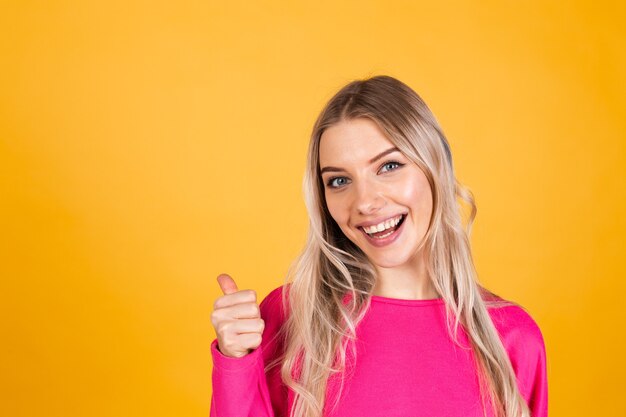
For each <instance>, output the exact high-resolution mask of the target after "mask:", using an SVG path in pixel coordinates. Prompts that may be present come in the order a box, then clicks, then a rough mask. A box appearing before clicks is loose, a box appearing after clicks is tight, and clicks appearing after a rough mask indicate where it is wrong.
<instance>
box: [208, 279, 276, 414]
mask: <svg viewBox="0 0 626 417" xmlns="http://www.w3.org/2000/svg"><path fill="white" fill-rule="evenodd" d="M281 288H283V287H279V288H276V289H275V290H273V291H272V292H270V293H269V294H268V295H267V297H265V299H264V300H263V301H262V302H261V304H260V305H259V309H260V312H261V318H262V319H263V320H264V322H265V328H264V330H263V337H262V341H261V345H260V346H259V347H258V348H256V349H254V350H253V351H252V352H250V353H249V354H247V355H246V356H243V357H241V358H232V357H229V356H226V355H224V354H222V353H221V352H220V351H219V348H218V343H217V339H214V340H213V342H212V343H211V356H212V359H213V375H212V383H213V392H212V395H211V412H210V417H257V416H258V417H283V416H286V415H287V397H286V392H287V390H286V388H285V386H284V385H283V384H282V381H281V378H280V366H277V367H274V368H272V369H271V370H269V371H268V372H267V374H266V372H265V369H264V368H265V364H266V363H269V362H270V361H271V360H273V359H274V358H275V357H276V356H277V355H279V354H281V352H282V338H281V337H277V333H278V331H279V330H280V328H281V326H282V324H283V322H284V320H285V314H284V311H283V307H282V304H281V296H282V294H281Z"/></svg>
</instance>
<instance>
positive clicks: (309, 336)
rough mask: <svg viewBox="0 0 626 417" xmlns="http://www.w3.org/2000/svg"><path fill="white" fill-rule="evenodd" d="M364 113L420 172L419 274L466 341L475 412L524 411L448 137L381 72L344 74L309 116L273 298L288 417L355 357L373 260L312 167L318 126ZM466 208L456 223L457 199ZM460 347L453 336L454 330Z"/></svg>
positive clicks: (309, 404)
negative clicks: (291, 249) (345, 228)
mask: <svg viewBox="0 0 626 417" xmlns="http://www.w3.org/2000/svg"><path fill="white" fill-rule="evenodd" d="M356 118H368V119H370V120H372V121H374V122H375V123H377V125H378V126H379V127H380V128H381V129H382V131H383V132H384V133H385V134H386V136H387V138H388V139H389V141H390V142H391V143H393V144H394V145H395V146H396V147H398V149H400V151H401V152H402V153H403V154H404V155H405V156H406V157H407V158H408V159H409V160H411V161H412V162H414V163H415V164H417V165H418V167H419V168H421V170H422V171H423V172H424V174H425V175H426V177H427V178H428V182H429V183H430V187H431V190H432V198H433V211H432V217H431V219H430V222H429V227H428V231H427V233H426V235H425V236H424V239H423V241H422V242H421V245H420V248H424V249H425V251H426V258H427V271H428V276H429V278H430V279H431V280H432V282H433V284H434V287H435V289H436V291H437V292H438V294H439V295H440V296H441V298H442V299H443V301H444V302H445V311H446V322H447V327H448V332H449V334H450V336H451V338H452V340H453V341H454V343H456V344H457V345H458V346H460V347H461V348H464V349H471V350H472V352H473V358H474V363H475V365H476V371H477V376H478V381H479V387H480V394H481V395H480V396H481V401H482V404H483V412H484V414H485V415H487V404H488V405H489V406H490V407H491V409H492V410H493V412H494V413H495V416H496V417H529V416H530V412H529V409H528V405H527V404H526V402H525V400H524V398H523V397H522V395H521V393H520V391H519V388H518V386H517V383H516V376H515V373H514V371H513V368H512V365H511V362H510V359H509V357H508V354H507V352H506V350H505V348H504V346H503V344H502V342H501V340H500V338H499V336H498V332H497V330H496V328H495V327H494V324H493V322H492V321H491V318H490V315H489V313H488V311H487V307H488V306H489V307H490V308H497V307H501V306H505V305H511V304H513V303H510V302H508V301H505V300H503V299H502V298H500V297H498V296H497V295H495V294H494V293H492V292H490V291H488V290H487V289H486V288H484V287H482V286H481V285H480V284H479V283H478V279H477V274H476V269H475V267H474V262H473V259H472V253H471V248H470V242H469V235H470V232H471V227H472V223H473V221H474V218H475V217H476V205H475V203H474V197H473V195H472V193H471V191H470V190H469V189H468V188H466V187H464V186H463V185H462V184H461V183H459V182H458V181H457V180H456V177H455V175H454V169H453V164H452V154H451V152H450V146H449V144H448V141H447V139H446V137H445V135H444V133H443V131H442V129H441V127H440V126H439V124H438V122H437V120H436V119H435V117H434V115H433V114H432V112H431V111H430V109H429V108H428V107H427V106H426V104H425V103H424V101H423V100H422V99H421V97H420V96H419V95H418V94H417V93H415V91H413V90H412V89H411V88H410V87H408V86H407V85H406V84H404V83H402V82H401V81H399V80H397V79H395V78H392V77H390V76H385V75H381V76H375V77H370V78H366V79H363V80H356V81H352V82H350V83H349V84H347V85H346V86H344V87H343V88H341V90H339V91H338V92H337V93H336V94H335V95H334V96H333V97H332V98H331V99H330V101H329V102H328V103H327V104H326V106H325V107H324V108H323V110H322V111H321V113H320V115H319V117H318V118H317V120H316V122H315V125H314V127H313V131H312V134H311V140H310V144H309V149H308V159H307V167H306V172H305V176H304V182H303V189H304V197H305V202H306V207H307V210H308V213H309V219H310V225H309V232H308V237H307V241H306V244H305V247H304V249H303V250H302V252H301V254H300V255H299V256H298V257H297V258H296V259H295V261H294V262H293V263H292V265H291V266H290V268H289V272H288V274H287V277H286V283H287V284H288V285H285V288H287V291H283V298H282V302H283V305H284V307H285V308H286V309H288V311H289V314H288V315H287V318H286V321H285V323H284V325H283V328H282V329H281V331H282V332H284V333H283V335H284V350H283V352H282V357H281V358H279V359H278V360H276V361H274V362H272V363H270V364H268V365H266V370H268V369H269V368H271V367H273V366H276V365H277V364H279V363H280V364H281V368H280V374H281V378H282V381H283V382H284V384H285V385H286V386H288V387H289V388H290V389H291V390H292V391H293V392H294V400H293V407H292V409H291V414H290V417H321V416H322V415H324V413H325V410H326V409H327V407H329V406H330V404H326V402H327V389H328V387H329V378H330V377H331V376H333V375H334V376H337V377H340V381H341V385H340V388H339V394H338V395H337V396H336V397H335V401H334V402H333V404H332V405H333V407H336V405H337V403H338V401H337V400H338V399H339V396H340V394H341V391H342V388H343V383H344V379H345V376H346V374H347V373H348V372H349V370H350V366H348V365H350V364H351V363H353V362H351V361H350V360H348V361H347V360H346V358H347V357H348V353H352V355H353V357H354V358H355V359H356V348H355V345H354V343H353V342H354V341H355V340H356V331H355V329H356V327H357V325H358V323H359V322H360V320H361V319H362V318H363V317H364V316H365V313H366V312H367V310H368V308H369V306H370V300H371V295H372V291H373V288H374V284H375V281H376V272H375V267H374V265H372V263H371V262H370V261H369V260H368V258H367V257H366V255H365V254H364V253H363V252H362V251H361V250H360V249H359V248H358V247H357V246H356V245H355V244H354V243H353V242H352V241H350V240H349V239H347V238H346V237H345V235H344V234H343V232H342V231H341V229H340V228H339V226H338V225H337V223H336V222H335V221H334V220H333V218H332V217H331V215H330V213H329V211H328V208H327V206H326V201H325V195H324V184H323V183H322V180H321V175H320V166H319V145H320V138H321V136H322V133H323V132H324V130H325V129H327V128H328V127H330V126H332V125H334V124H336V123H338V122H341V121H343V120H351V119H356ZM457 197H458V198H459V199H460V200H462V201H464V202H465V203H466V204H468V205H469V207H470V208H471V211H470V213H469V218H468V220H467V225H466V226H464V225H463V222H462V218H461V213H462V207H461V205H460V202H459V201H457ZM459 326H461V327H462V328H463V330H464V331H465V333H466V334H467V340H468V341H469V345H470V346H469V347H468V346H463V345H462V344H461V343H459V340H458V338H457V332H458V328H459Z"/></svg>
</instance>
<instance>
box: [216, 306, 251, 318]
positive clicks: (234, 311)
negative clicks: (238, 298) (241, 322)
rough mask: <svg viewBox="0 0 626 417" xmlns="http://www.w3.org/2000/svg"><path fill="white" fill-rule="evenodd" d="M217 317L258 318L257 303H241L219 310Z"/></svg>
mask: <svg viewBox="0 0 626 417" xmlns="http://www.w3.org/2000/svg"><path fill="white" fill-rule="evenodd" d="M218 311H219V317H223V318H226V319H227V320H228V319H258V318H260V317H261V313H260V309H259V305H258V304H257V303H241V304H234V305H231V306H228V307H222V308H220V309H219V310H218Z"/></svg>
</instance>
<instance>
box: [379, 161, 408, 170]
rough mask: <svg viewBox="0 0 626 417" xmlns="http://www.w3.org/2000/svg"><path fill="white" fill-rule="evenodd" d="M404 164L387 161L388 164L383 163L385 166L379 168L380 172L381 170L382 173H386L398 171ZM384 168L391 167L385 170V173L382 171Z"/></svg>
mask: <svg viewBox="0 0 626 417" xmlns="http://www.w3.org/2000/svg"><path fill="white" fill-rule="evenodd" d="M402 165H404V164H401V163H400V162H396V161H389V162H385V164H384V165H383V166H382V167H381V170H383V172H388V171H393V170H396V169H398V168H399V167H401V166H402ZM385 167H391V168H389V169H387V170H386V171H385V170H384V168H385Z"/></svg>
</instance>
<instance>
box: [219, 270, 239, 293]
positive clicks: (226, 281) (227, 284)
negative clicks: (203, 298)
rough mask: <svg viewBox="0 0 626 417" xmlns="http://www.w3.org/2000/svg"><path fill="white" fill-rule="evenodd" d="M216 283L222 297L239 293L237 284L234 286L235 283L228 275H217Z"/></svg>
mask: <svg viewBox="0 0 626 417" xmlns="http://www.w3.org/2000/svg"><path fill="white" fill-rule="evenodd" d="M217 283H218V284H219V285H220V288H221V289H222V292H223V293H224V295H227V294H232V293H234V292H237V291H239V290H238V289H237V284H235V281H234V280H233V279H232V278H231V277H230V275H228V274H219V275H218V276H217Z"/></svg>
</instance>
